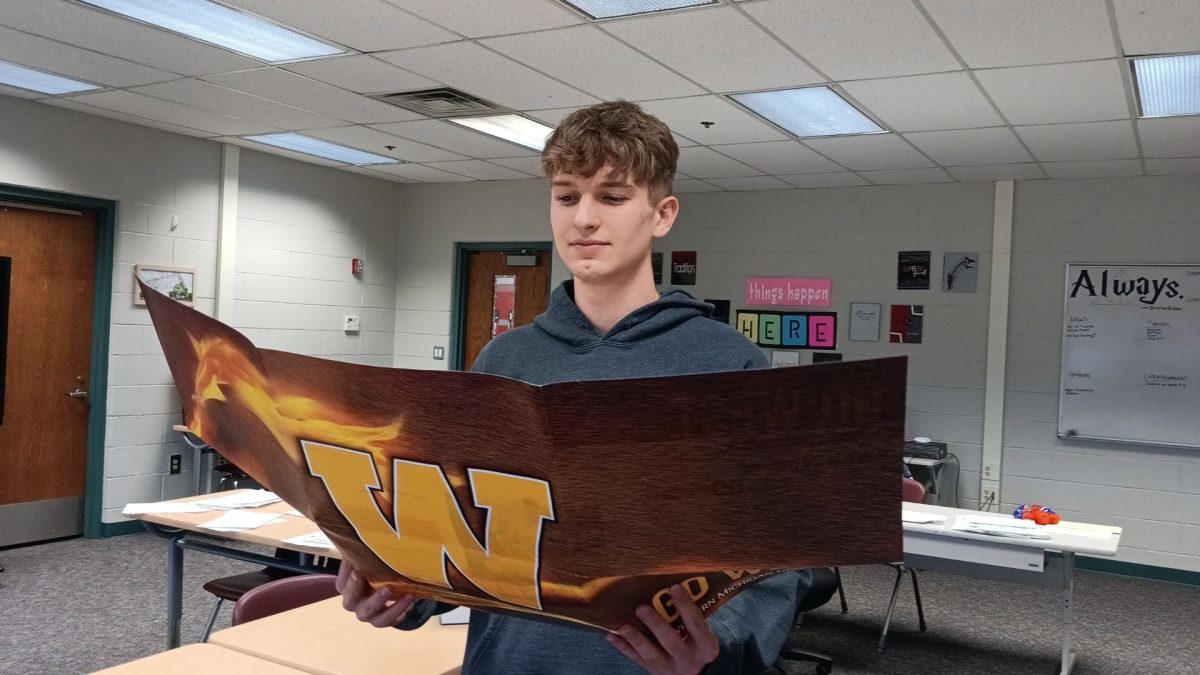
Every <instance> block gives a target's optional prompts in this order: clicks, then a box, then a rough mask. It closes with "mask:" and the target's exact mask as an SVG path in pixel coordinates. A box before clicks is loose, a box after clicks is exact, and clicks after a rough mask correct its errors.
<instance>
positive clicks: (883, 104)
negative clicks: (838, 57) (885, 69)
mask: <svg viewBox="0 0 1200 675" xmlns="http://www.w3.org/2000/svg"><path fill="white" fill-rule="evenodd" d="M842 88H844V89H845V90H846V93H848V94H850V96H852V97H853V98H854V99H856V100H857V101H858V102H859V103H860V104H862V106H863V108H864V109H866V110H867V111H868V112H870V113H872V114H873V115H875V117H876V118H877V119H879V120H880V121H882V122H883V123H884V124H886V125H888V126H890V127H891V128H893V129H895V130H896V131H934V130H939V129H970V128H973V127H991V126H997V125H1000V124H1003V121H1002V120H1001V119H1000V116H999V115H997V114H996V110H995V109H994V108H992V104H991V103H988V100H987V98H985V97H984V95H983V92H982V91H980V90H979V87H978V86H977V85H976V84H975V82H973V81H972V80H971V78H970V77H969V76H968V75H967V74H966V73H938V74H936V75H914V76H912V77H898V78H889V79H885V80H860V81H858V82H846V83H844V84H843V85H842Z"/></svg>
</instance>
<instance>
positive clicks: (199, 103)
mask: <svg viewBox="0 0 1200 675" xmlns="http://www.w3.org/2000/svg"><path fill="white" fill-rule="evenodd" d="M131 91H133V92H134V93H137V94H145V95H146V96H153V97H155V98H161V99H166V100H168V101H174V102H175V103H182V104H184V105H187V106H191V107H193V108H200V109H202V110H211V111H213V112H218V113H221V114H223V115H230V116H233V117H240V118H242V119H244V120H250V121H251V122H258V123H260V124H266V125H268V126H273V127H276V128H279V129H288V130H295V129H311V128H313V127H329V126H336V125H338V124H340V123H341V122H340V121H339V120H336V119H334V118H332V117H326V116H325V115H318V114H317V113H313V112H309V111H307V110H301V109H300V108H293V107H292V106H290V105H285V104H283V103H276V102H275V101H270V100H267V99H265V98H260V97H258V96H253V95H251V94H246V93H243V92H240V91H237V90H235V89H226V88H225V87H218V86H217V85H215V84H211V83H208V82H205V81H203V80H195V79H188V80H175V81H173V82H163V83H160V84H151V85H149V86H145V87H137V88H136V89H132V90H131Z"/></svg>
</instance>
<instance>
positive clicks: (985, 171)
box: [946, 162, 1046, 183]
mask: <svg viewBox="0 0 1200 675" xmlns="http://www.w3.org/2000/svg"><path fill="white" fill-rule="evenodd" d="M946 171H949V172H950V175H951V176H954V177H955V178H957V179H958V180H960V181H963V182H964V183H975V182H982V181H992V180H1028V179H1035V178H1045V177H1046V176H1045V174H1043V173H1042V170H1041V169H1040V168H1038V165H1037V164H1035V163H1033V162H1028V163H1024V164H989V165H984V166H951V167H947V168H946Z"/></svg>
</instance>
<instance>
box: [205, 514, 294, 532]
mask: <svg viewBox="0 0 1200 675" xmlns="http://www.w3.org/2000/svg"><path fill="white" fill-rule="evenodd" d="M280 520H281V518H280V517H279V514H278V513H252V512H250V511H241V510H239V509H231V510H228V511H226V512H225V513H222V514H221V515H220V516H217V517H216V518H213V519H212V520H210V521H208V522H207V523H201V524H200V527H202V528H204V529H206V530H215V531H217V532H244V531H246V530H253V529H254V528H256V527H262V526H263V525H270V524H271V523H275V522H279V521H280Z"/></svg>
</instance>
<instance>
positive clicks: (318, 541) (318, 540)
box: [283, 531, 333, 548]
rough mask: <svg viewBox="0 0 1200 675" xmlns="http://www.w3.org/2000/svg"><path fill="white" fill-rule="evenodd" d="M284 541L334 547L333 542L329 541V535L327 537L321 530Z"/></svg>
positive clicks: (319, 546)
mask: <svg viewBox="0 0 1200 675" xmlns="http://www.w3.org/2000/svg"><path fill="white" fill-rule="evenodd" d="M283 543H285V544H295V545H296V546H308V547H310V548H333V542H332V541H329V537H326V536H325V533H324V532H319V531H318V532H309V533H308V534H301V535H298V536H295V537H292V538H290V539H284V540H283Z"/></svg>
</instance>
